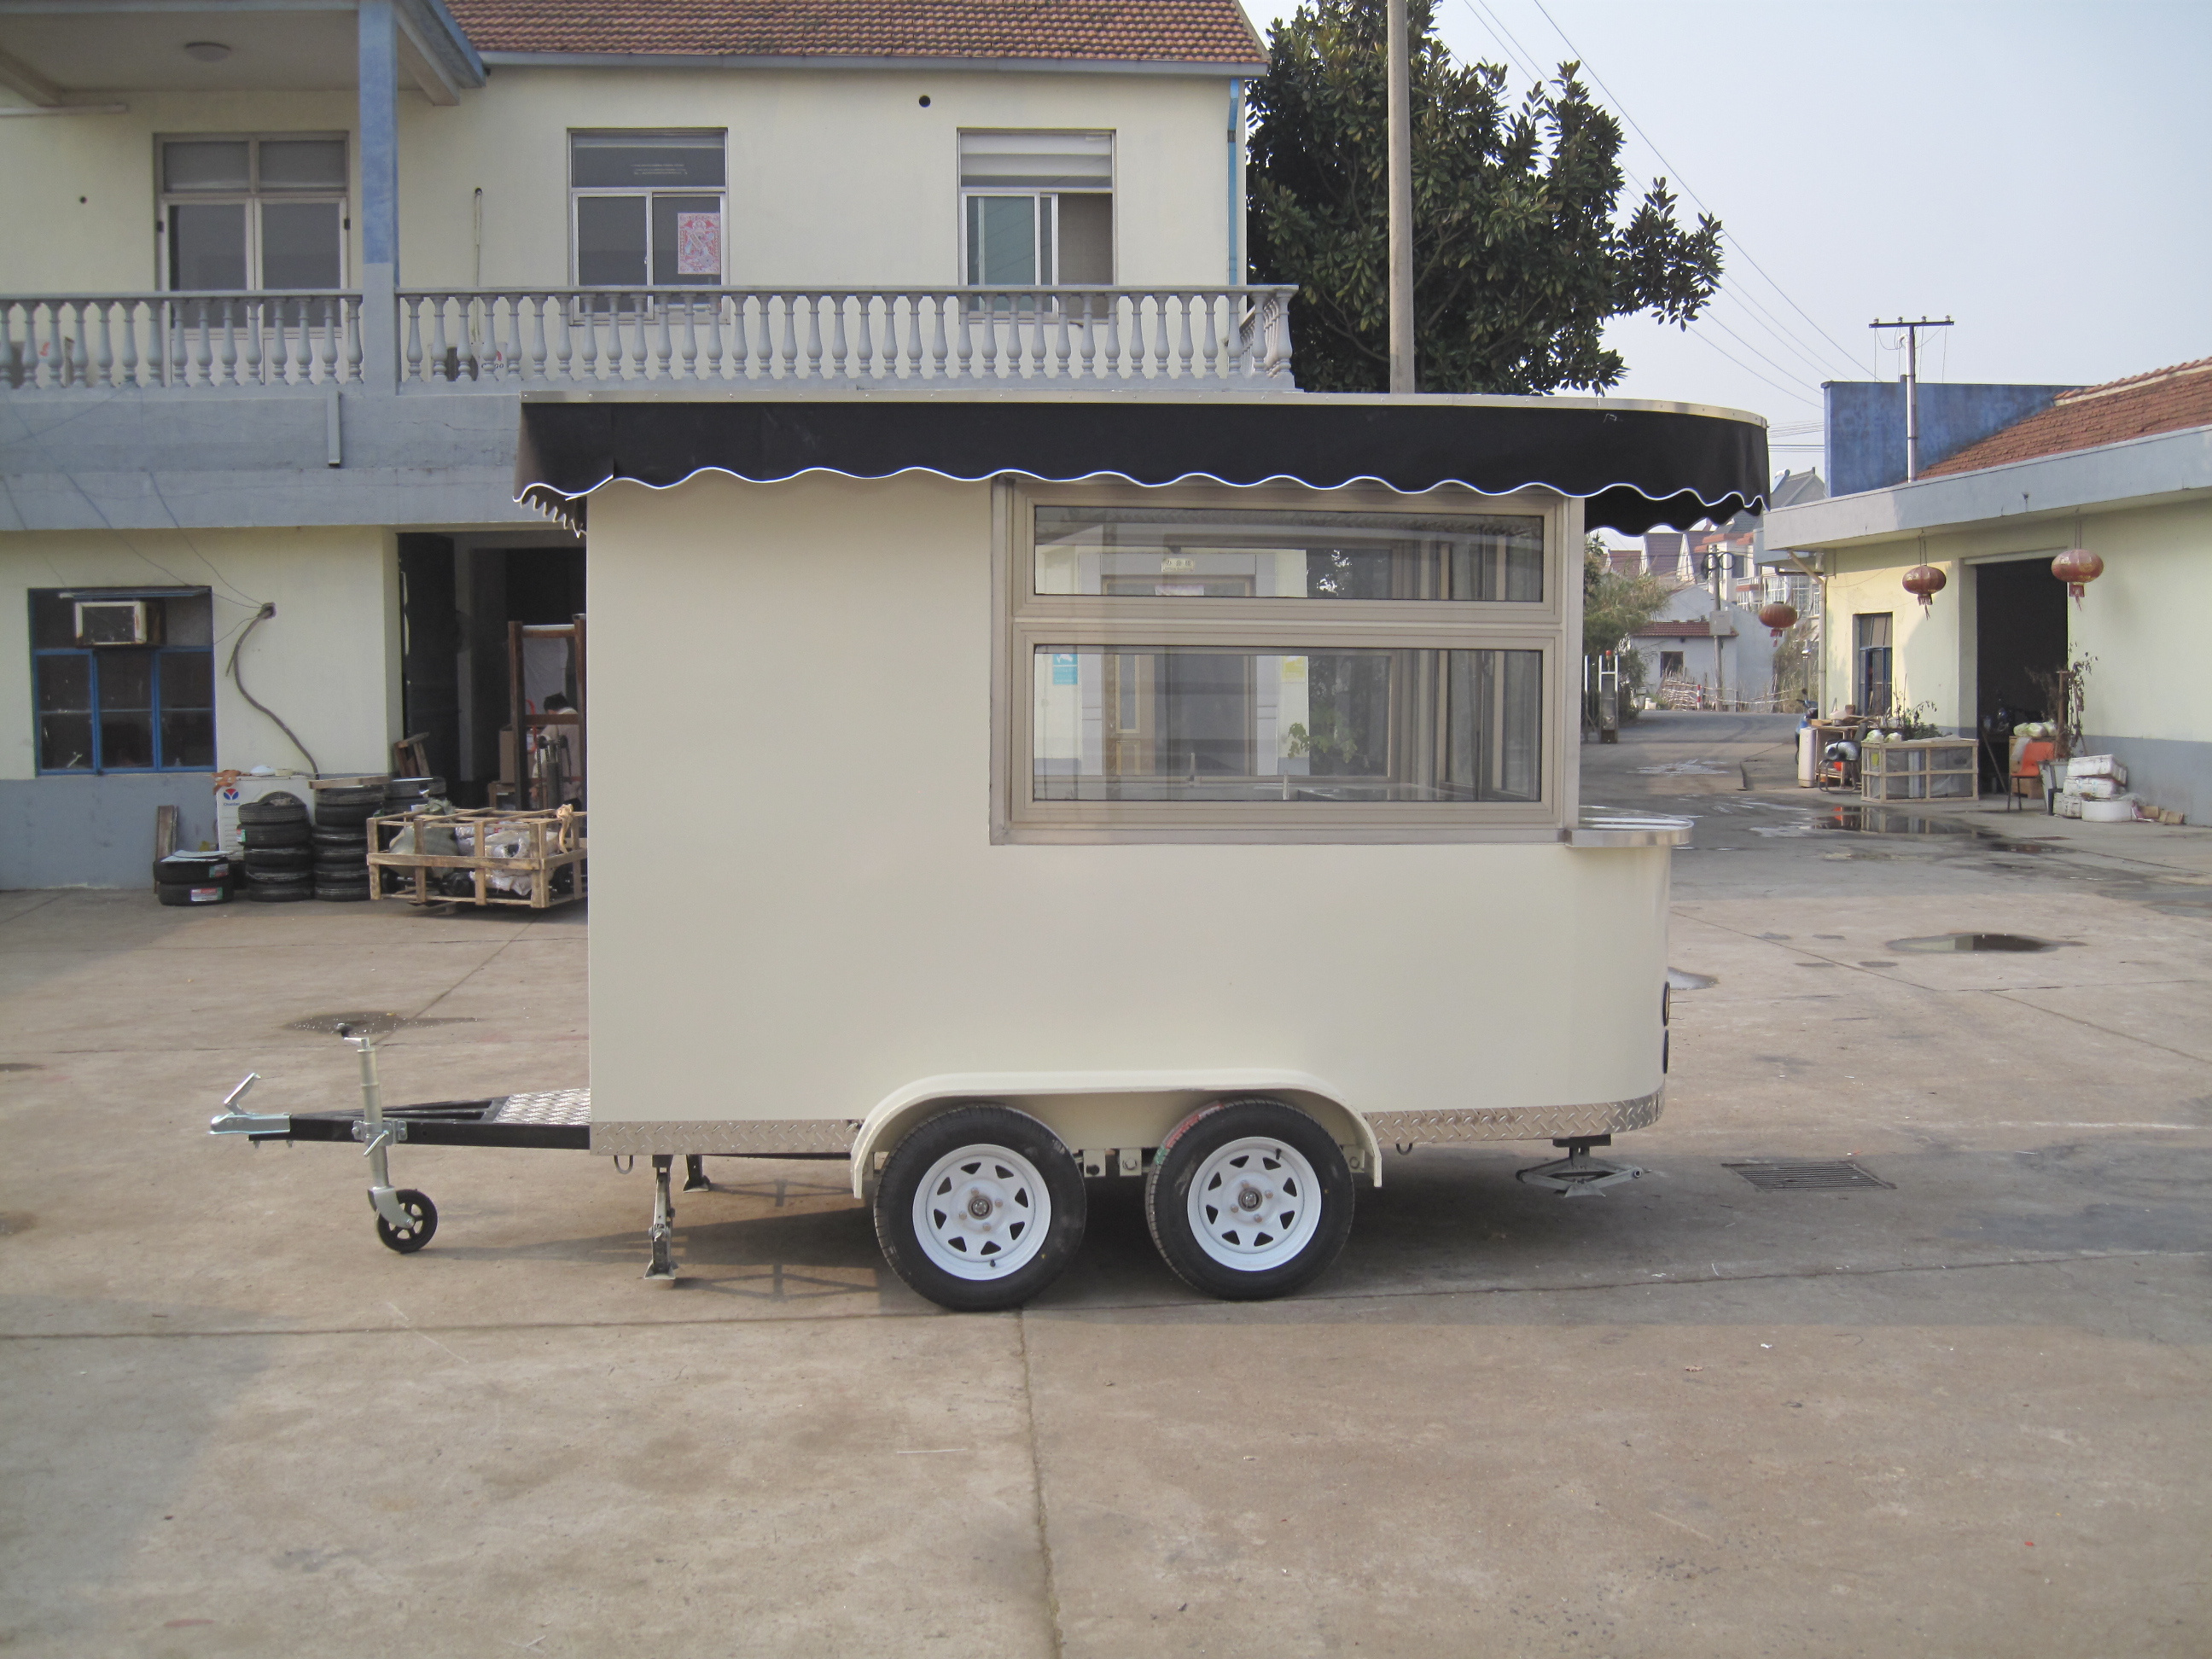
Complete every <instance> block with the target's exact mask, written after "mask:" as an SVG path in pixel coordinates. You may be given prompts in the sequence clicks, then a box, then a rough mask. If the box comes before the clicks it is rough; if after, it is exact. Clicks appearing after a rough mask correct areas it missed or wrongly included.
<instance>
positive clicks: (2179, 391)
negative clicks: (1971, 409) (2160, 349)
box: [1920, 357, 2212, 478]
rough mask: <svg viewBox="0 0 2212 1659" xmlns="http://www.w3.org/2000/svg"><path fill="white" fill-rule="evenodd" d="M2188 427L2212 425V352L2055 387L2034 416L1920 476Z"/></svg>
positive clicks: (1976, 468)
mask: <svg viewBox="0 0 2212 1659" xmlns="http://www.w3.org/2000/svg"><path fill="white" fill-rule="evenodd" d="M2192 426H2212V357H2200V358H2198V359H2197V361H2196V362H2191V363H2176V364H2174V365H2173V366H2172V368H2154V369H2152V370H2151V371H2149V372H2148V374H2130V375H2129V376H2128V377H2127V378H2126V379H2125V380H2111V381H2108V382H2106V384H2105V385H2103V386H2081V387H2079V388H2077V389H2076V390H2075V391H2072V392H2061V393H2060V394H2059V395H2058V398H2057V402H2055V403H2053V404H2051V407H2050V408H2048V409H2046V410H2043V411H2042V412H2041V413H2040V414H2036V415H2031V416H2028V417H2027V419H2026V420H2024V421H2015V422H2013V424H2012V425H2010V426H2008V427H2006V428H2003V429H2002V431H1998V432H1993V433H1991V434H1990V435H1989V436H1988V437H1986V438H1984V439H1983V440H1982V441H1981V442H1979V443H1978V444H1972V445H1969V446H1968V447H1966V448H1965V449H1962V450H1960V452H1959V453H1957V454H1955V455H1954V456H1952V457H1951V458H1950V459H1948V460H1944V461H1940V462H1938V463H1937V464H1936V465H1934V466H1931V467H1927V468H1923V470H1922V471H1921V474H1920V476H1921V477H1923V478H1934V477H1946V476H1948V475H1949V474H1951V473H1954V472H1978V471H1982V470H1983V469H1984V468H1985V467H1992V466H2006V465H2010V464H2011V463H2013V462H2015V461H2033V460H2038V459H2041V458H2042V457H2044V456H2045V455H2063V454H2067V453H2070V452H2072V451H2074V450H2077V449H2095V448H2098V447H2100V446H2102V445H2105V444H2118V443H2125V442H2126V441H2128V440H2129V439H2130V438H2148V437H2149V436H2150V435H2152V434H2154V433H2158V432H2179V431H2182V430H2184V429H2185V428H2189V427H2192Z"/></svg>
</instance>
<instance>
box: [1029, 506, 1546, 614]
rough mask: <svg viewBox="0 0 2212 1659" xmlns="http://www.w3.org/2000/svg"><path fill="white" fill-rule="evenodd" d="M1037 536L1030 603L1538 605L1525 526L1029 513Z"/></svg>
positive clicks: (1540, 550) (1148, 512)
mask: <svg viewBox="0 0 2212 1659" xmlns="http://www.w3.org/2000/svg"><path fill="white" fill-rule="evenodd" d="M1036 592H1038V593H1041V594H1052V593H1066V594H1091V595H1098V596H1102V597H1107V596H1120V597H1150V598H1159V599H1426V600H1439V599H1441V600H1447V601H1449V600H1460V601H1486V602H1495V603H1504V604H1512V605H1541V604H1542V603H1543V601H1544V521H1543V520H1542V519H1541V518H1537V517H1533V516H1531V517H1526V518H1523V517H1511V516H1504V515H1484V516H1474V515H1469V516H1461V515H1458V514H1449V515H1445V514H1435V515H1420V516H1416V515H1413V514H1407V513H1284V512H1266V511H1257V510H1250V511H1248V510H1242V509H1238V508H1235V507H1229V508H1210V507H1186V508H1173V507H1038V508H1037V509H1036Z"/></svg>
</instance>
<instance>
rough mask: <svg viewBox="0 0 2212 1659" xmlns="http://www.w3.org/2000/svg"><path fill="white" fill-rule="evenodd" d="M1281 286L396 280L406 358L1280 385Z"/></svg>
mask: <svg viewBox="0 0 2212 1659" xmlns="http://www.w3.org/2000/svg"><path fill="white" fill-rule="evenodd" d="M1295 291H1296V290H1295V289H1288V288H1211V289H1185V288H1178V289H1040V288H1020V289H673V290H671V289H638V290H633V291H620V290H613V291H611V290H608V289H498V290H481V289H480V290H477V291H473V292H444V293H438V292H406V293H403V294H401V295H399V341H400V374H401V378H402V379H403V380H405V381H406V382H408V383H410V384H417V383H442V384H451V383H453V382H454V381H460V380H467V381H473V382H476V383H478V384H483V383H485V382H489V383H492V384H495V385H514V384H518V383H520V384H529V383H533V382H534V383H546V384H551V385H556V386H587V385H605V384H608V383H611V382H617V381H623V382H640V381H642V382H663V383H671V384H691V385H706V386H716V385H733V384H753V385H759V384H763V383H769V382H773V383H779V384H781V383H786V382H801V383H804V382H821V383H835V384H848V385H849V384H851V383H853V382H855V381H859V382H868V383H875V384H883V383H886V382H897V383H900V384H906V385H912V384H915V383H922V384H930V383H938V382H942V383H945V384H956V383H957V384H963V385H974V384H976V383H979V382H981V383H996V384H1006V383H1010V382H1015V381H1022V382H1032V383H1033V382H1036V381H1040V380H1043V381H1054V380H1059V381H1066V382H1068V383H1070V384H1081V385H1086V386H1099V385H1131V384H1134V383H1138V382H1144V383H1147V384H1155V385H1156V384H1159V383H1161V382H1168V383H1177V384H1189V385H1194V386H1195V385H1215V386H1223V385H1252V384H1255V383H1256V384H1259V385H1263V386H1264V385H1274V386H1282V387H1284V388H1285V389H1286V390H1287V389H1289V387H1290V386H1291V337H1290V324H1289V318H1288V301H1289V299H1290V296H1291V294H1292V293H1294V292H1295Z"/></svg>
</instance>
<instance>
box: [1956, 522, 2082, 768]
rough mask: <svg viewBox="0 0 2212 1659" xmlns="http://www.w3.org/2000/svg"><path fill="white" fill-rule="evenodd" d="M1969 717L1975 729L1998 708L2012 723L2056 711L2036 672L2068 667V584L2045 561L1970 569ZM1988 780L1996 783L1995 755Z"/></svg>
mask: <svg viewBox="0 0 2212 1659" xmlns="http://www.w3.org/2000/svg"><path fill="white" fill-rule="evenodd" d="M1974 665H1975V667H1974V693H1975V704H1976V706H1975V709H1974V717H1975V720H1976V722H1977V729H1978V730H1982V731H1986V730H1988V729H1989V727H1988V726H1985V725H1983V724H1981V723H1982V722H1984V721H1986V720H1988V719H1989V718H1990V716H1991V715H1993V714H1996V712H1997V711H1998V710H1999V709H2000V708H2003V709H2005V710H2007V711H2008V712H2009V713H2010V714H2011V716H2012V718H2013V720H2014V721H2015V722H2018V721H2021V720H2048V719H2052V718H2055V717H2056V712H2057V711H2055V710H2053V709H2051V708H2045V704H2046V703H2047V702H2049V701H2050V698H2049V697H2048V696H2046V694H2045V690H2044V689H2043V687H2042V686H2040V685H2039V684H2037V683H2036V676H2038V675H2045V676H2049V677H2051V678H2056V677H2057V674H2058V671H2060V670H2061V669H2063V668H2064V667H2065V666H2066V585H2065V584H2064V583H2063V582H2062V581H2060V580H2057V578H2056V577H2054V576H2053V575H2052V574H2051V566H2050V564H2049V562H2047V561H2045V560H2043V559H2039V558H2036V559H2009V560H2007V561H2005V562H2003V563H2002V564H1979V565H1976V566H1975V567H1974ZM1982 764H1983V766H1984V769H1985V770H1986V771H1987V772H1988V773H1990V776H1989V777H1988V779H1987V781H1988V782H1989V783H1990V784H1991V785H1993V786H1998V785H2000V784H2001V781H2000V780H1999V779H1997V778H1996V776H1995V775H1994V773H1995V769H1996V762H1995V758H1994V757H1992V756H1991V755H1990V754H1988V753H1986V752H1985V753H1984V755H1983V757H1982Z"/></svg>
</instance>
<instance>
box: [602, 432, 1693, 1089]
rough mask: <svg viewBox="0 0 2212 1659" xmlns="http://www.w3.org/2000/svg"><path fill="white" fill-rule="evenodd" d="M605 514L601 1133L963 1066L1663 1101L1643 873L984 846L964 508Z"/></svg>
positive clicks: (978, 552)
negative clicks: (1243, 1074)
mask: <svg viewBox="0 0 2212 1659" xmlns="http://www.w3.org/2000/svg"><path fill="white" fill-rule="evenodd" d="M591 512H592V519H591V526H592V527H591V536H592V557H591V563H590V574H589V584H590V586H589V594H590V607H589V608H590V611H591V617H592V775H591V787H592V939H591V952H592V963H591V967H592V1090H593V1097H592V1109H593V1115H594V1118H595V1120H597V1121H641V1120H642V1121H665V1120H672V1119H687V1118H688V1119H694V1120H718V1119H744V1118H805V1117H811V1116H817V1115H821V1116H832V1117H846V1116H850V1117H858V1116H860V1115H863V1114H865V1113H866V1111H867V1110H868V1109H870V1108H871V1107H872V1106H873V1105H875V1104H876V1103H878V1101H879V1100H881V1099H882V1098H884V1097H885V1096H887V1095H889V1094H890V1093H891V1092H892V1091H894V1090H896V1089H897V1088H899V1087H900V1086H901V1085H904V1084H907V1083H909V1082H911V1081H914V1080H915V1079H920V1078H923V1077H927V1076H931V1075H936V1074H940V1073H960V1072H977V1071H1008V1070H1021V1071H1069V1070H1115V1071H1121V1070H1150V1069H1159V1070H1177V1071H1185V1072H1187V1071H1189V1070H1193V1069H1200V1068H1217V1067H1225V1066H1229V1067H1275V1068H1284V1069H1289V1070H1295V1071H1303V1072H1307V1073H1312V1074H1314V1075H1316V1076H1318V1077H1320V1078H1322V1079H1325V1080H1327V1081H1329V1082H1332V1083H1334V1084H1335V1085H1338V1086H1339V1087H1340V1088H1342V1089H1344V1090H1345V1091H1347V1093H1348V1096H1349V1098H1350V1101H1351V1103H1352V1104H1353V1105H1354V1106H1355V1107H1358V1108H1361V1109H1370V1110H1419V1109H1440V1110H1441V1109H1470V1108H1479V1107H1530V1106H1540V1105H1559V1104H1566V1103H1595V1102H1602V1101H1614V1100H1621V1099H1626V1098H1630V1097H1636V1096H1639V1095H1642V1094H1645V1093H1647V1092H1649V1091H1651V1090H1652V1089H1654V1088H1656V1086H1658V1084H1659V1081H1660V1075H1659V1038H1660V1032H1659V1019H1658V1016H1659V1008H1658V986H1659V984H1660V983H1661V980H1662V973H1663V969H1664V963H1665V940H1666V926H1667V922H1666V899H1667V872H1668V851H1667V849H1665V848H1653V849H1638V850H1633V851H1618V852H1592V851H1583V850H1577V849H1571V848H1566V847H1564V846H1561V845H1559V844H1557V843H1520V844H1510V845H1465V844H1457V845H1439V844H1434V843H1431V844H1421V845H1371V844H1370V845H1344V844H1335V845H1328V844H1322V845H1249V844H1245V845H1223V844H1209V845H1141V846H1100V845H1076V846H1035V845H999V846H994V845H993V844H992V842H991V838H990V832H991V798H990V745H991V743H992V740H993V735H992V714H991V706H992V705H991V699H992V671H991V665H992V649H993V646H992V607H993V600H992V591H991V568H990V544H991V514H990V492H989V487H988V486H987V484H980V483H979V484H957V483H949V482H946V481H943V480H939V479H933V478H927V477H902V478H897V479H892V480H887V481H884V482H880V483H858V482H854V481H850V480H841V479H830V478H822V477H809V478H803V479H800V480H797V481H794V482H792V483H782V484H772V485H762V484H744V483H738V482H736V481H734V480H732V479H728V478H725V477H713V476H707V477H699V478H696V479H694V480H692V481H690V483H684V484H683V485H681V486H679V487H678V488H676V489H671V490H665V491H653V490H648V489H645V488H643V487H641V486H637V485H632V484H616V485H612V486H610V487H608V488H606V489H602V490H600V491H599V492H598V493H597V494H596V495H594V496H593V497H592V507H591ZM1025 690H1026V688H1024V687H1018V688H1017V689H1016V693H1015V694H1016V695H1024V693H1025ZM702 755H703V756H705V757H708V763H706V764H702V763H701V759H702ZM679 784H680V786H681V787H678V785H679Z"/></svg>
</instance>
